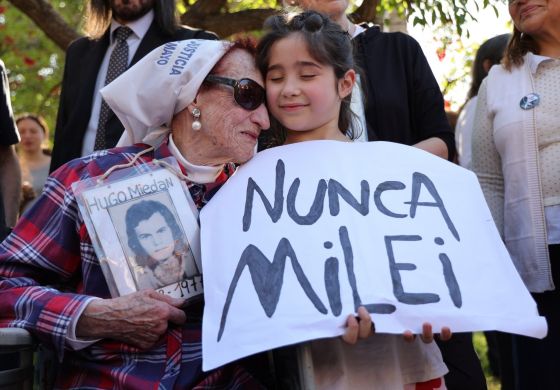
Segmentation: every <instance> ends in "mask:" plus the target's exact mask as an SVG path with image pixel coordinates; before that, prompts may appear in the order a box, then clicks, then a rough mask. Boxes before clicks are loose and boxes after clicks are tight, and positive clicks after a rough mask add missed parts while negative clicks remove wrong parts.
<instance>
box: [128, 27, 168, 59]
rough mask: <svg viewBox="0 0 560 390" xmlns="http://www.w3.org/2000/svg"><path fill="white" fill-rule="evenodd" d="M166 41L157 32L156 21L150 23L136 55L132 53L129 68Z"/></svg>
mask: <svg viewBox="0 0 560 390" xmlns="http://www.w3.org/2000/svg"><path fill="white" fill-rule="evenodd" d="M166 42H167V41H166V40H165V37H164V36H163V35H162V34H161V32H160V31H159V29H158V27H157V24H156V21H155V20H154V21H152V24H151V25H150V28H149V29H148V31H146V35H144V38H142V41H141V42H140V45H139V46H138V49H137V50H136V53H134V57H132V61H130V65H129V67H130V66H132V65H134V64H135V63H137V62H138V61H139V60H140V59H141V58H143V57H145V56H146V54H148V53H149V52H151V51H152V50H154V49H155V48H156V47H158V46H161V45H163V44H164V43H166Z"/></svg>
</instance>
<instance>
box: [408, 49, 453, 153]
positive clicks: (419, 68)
mask: <svg viewBox="0 0 560 390" xmlns="http://www.w3.org/2000/svg"><path fill="white" fill-rule="evenodd" d="M409 40H410V41H409V42H410V43H411V47H410V50H411V54H412V61H413V64H412V66H413V75H414V79H413V83H414V105H415V107H413V108H412V112H413V113H414V116H413V119H414V120H415V121H416V125H417V129H418V134H415V135H416V136H417V139H419V140H420V141H419V142H417V143H415V144H414V145H413V146H415V147H417V148H420V149H423V150H425V151H427V152H430V153H432V154H435V155H436V156H439V157H442V158H445V159H447V160H449V161H453V158H454V157H455V136H454V133H453V130H452V129H451V126H450V125H449V122H448V120H447V115H446V114H445V105H444V100H443V95H442V93H441V91H440V89H439V85H438V83H437V81H436V79H435V77H434V74H433V73H432V70H431V68H430V65H429V63H428V60H427V59H426V56H424V53H423V52H422V48H421V47H420V45H419V44H418V42H416V41H415V40H414V39H413V38H409Z"/></svg>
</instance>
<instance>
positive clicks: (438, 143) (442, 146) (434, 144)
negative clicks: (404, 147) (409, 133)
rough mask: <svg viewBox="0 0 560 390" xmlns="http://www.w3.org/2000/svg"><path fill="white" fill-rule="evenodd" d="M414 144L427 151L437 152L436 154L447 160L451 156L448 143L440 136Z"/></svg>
mask: <svg viewBox="0 0 560 390" xmlns="http://www.w3.org/2000/svg"><path fill="white" fill-rule="evenodd" d="M412 146H414V147H417V148H419V149H422V150H425V151H426V152H429V153H432V154H435V155H436V156H439V157H441V158H444V159H446V160H447V159H448V158H449V151H448V147H447V144H446V143H445V142H444V141H443V140H442V139H441V138H438V137H432V138H428V139H425V140H424V141H420V142H418V143H417V144H414V145H412Z"/></svg>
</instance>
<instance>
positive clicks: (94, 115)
mask: <svg viewBox="0 0 560 390" xmlns="http://www.w3.org/2000/svg"><path fill="white" fill-rule="evenodd" d="M153 20H154V11H153V10H150V11H149V12H148V13H147V14H146V15H144V16H142V17H141V18H140V19H137V20H135V21H133V22H130V23H128V24H126V26H127V27H129V28H130V29H131V30H132V32H133V33H132V34H130V36H129V37H128V39H127V40H126V43H127V44H128V65H130V61H132V58H133V57H134V54H135V53H136V50H138V46H140V42H141V41H142V39H143V38H144V36H145V35H146V33H147V32H148V29H149V28H150V25H151V24H152V21H153ZM119 27H121V24H119V23H117V22H116V21H115V20H114V19H113V20H111V26H110V27H109V28H110V41H109V42H110V43H109V47H108V48H107V51H106V52H105V57H103V62H102V63H101V66H100V67H99V72H97V80H96V82H95V89H94V95H93V104H92V107H91V116H90V117H89V123H88V126H87V129H86V133H85V135H84V142H83V143H82V156H87V155H88V154H90V153H91V152H93V146H94V144H95V135H96V134H97V125H98V124H99V112H100V111H101V94H100V93H99V90H100V89H101V88H103V87H104V86H105V77H106V76H107V69H108V68H109V59H110V58H111V53H112V52H113V49H114V48H115V46H116V45H117V42H116V41H115V40H114V39H113V32H114V31H115V30H116V29H117V28H119Z"/></svg>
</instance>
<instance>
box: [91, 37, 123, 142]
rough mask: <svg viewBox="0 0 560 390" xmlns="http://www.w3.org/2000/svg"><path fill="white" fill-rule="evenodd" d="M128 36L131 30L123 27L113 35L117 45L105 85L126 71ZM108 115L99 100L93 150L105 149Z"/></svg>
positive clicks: (109, 112) (108, 109)
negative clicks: (99, 106) (99, 108)
mask: <svg viewBox="0 0 560 390" xmlns="http://www.w3.org/2000/svg"><path fill="white" fill-rule="evenodd" d="M130 34H132V30H131V29H130V28H128V27H125V26H121V27H119V28H117V29H116V30H115V32H114V33H113V36H114V39H115V40H116V41H117V44H116V45H115V47H114V48H113V52H112V53H111V57H110V58H109V68H108V69H107V76H106V77H105V85H107V84H109V83H110V82H111V81H113V80H114V79H116V78H117V76H119V75H120V74H121V73H122V72H124V71H125V70H126V67H127V65H128V44H127V43H126V40H127V38H128V37H129V36H130ZM110 114H111V109H110V108H109V106H108V105H107V103H105V100H104V99H101V110H100V111H99V122H98V124H97V133H96V134H95V144H94V150H100V149H105V148H106V147H107V145H106V140H105V138H106V133H107V132H106V129H105V125H106V123H107V120H108V119H109V115H110Z"/></svg>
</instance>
